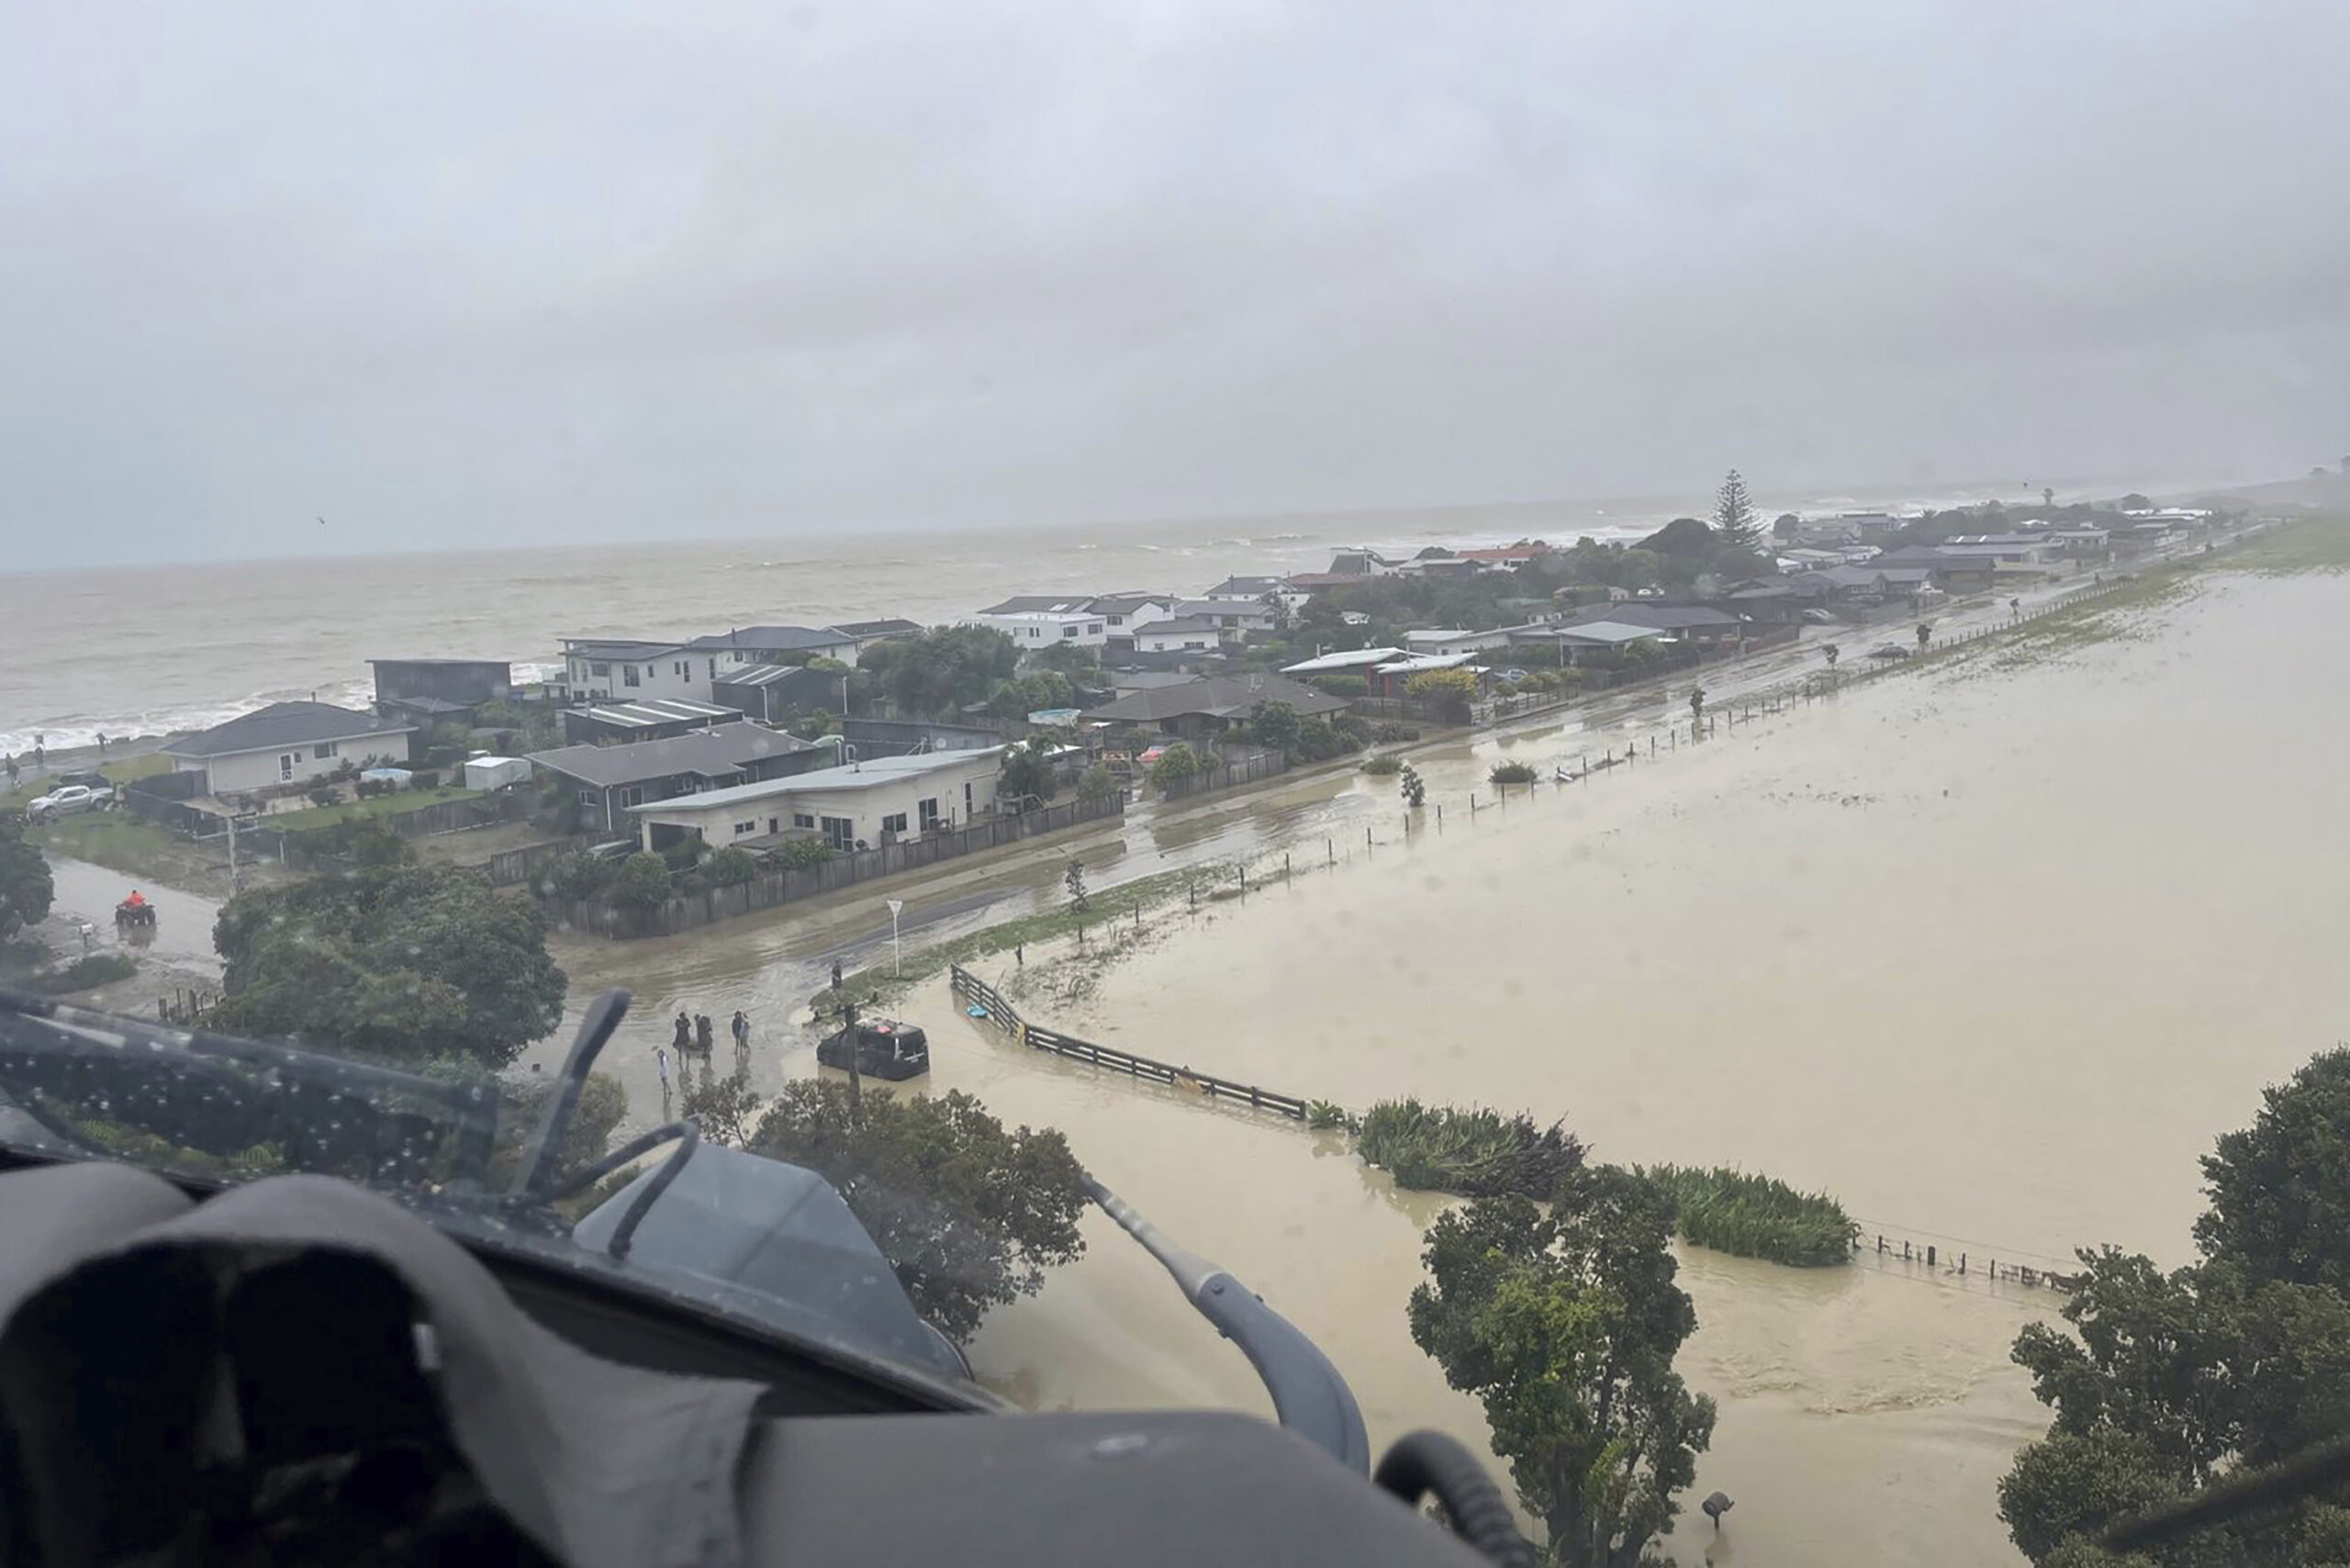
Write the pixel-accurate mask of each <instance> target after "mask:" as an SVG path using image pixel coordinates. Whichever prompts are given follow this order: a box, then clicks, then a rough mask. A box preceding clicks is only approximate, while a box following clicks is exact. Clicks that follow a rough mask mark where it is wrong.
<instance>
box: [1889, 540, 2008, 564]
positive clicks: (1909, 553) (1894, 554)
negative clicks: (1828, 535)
mask: <svg viewBox="0 0 2350 1568" xmlns="http://www.w3.org/2000/svg"><path fill="white" fill-rule="evenodd" d="M1869 564H1870V565H1871V566H1932V567H1937V568H1939V567H1944V566H1968V567H1975V568H1981V567H1984V566H1993V565H1996V563H1995V562H1994V561H1993V560H1992V558H1991V557H1990V556H1988V555H1968V554H1961V553H1959V552H1957V551H1954V550H1937V549H1936V548H1934V547H1933V546H1932V545H1930V544H1905V545H1903V546H1902V547H1901V548H1900V549H1898V550H1888V551H1886V553H1885V554H1882V555H1879V556H1878V557H1877V558H1876V559H1875V560H1874V561H1872V562H1870V563H1869Z"/></svg>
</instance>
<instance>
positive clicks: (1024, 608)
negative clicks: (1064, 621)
mask: <svg viewBox="0 0 2350 1568" xmlns="http://www.w3.org/2000/svg"><path fill="white" fill-rule="evenodd" d="M1092 606H1093V596H1092V595H1091V594H1084V593H1016V594H1013V596H1012V597H1011V598H1010V599H1005V600H1004V601H1003V602H1002V604H990V605H989V606H988V607H987V608H986V609H985V610H974V611H972V613H973V614H975V615H1051V614H1060V615H1084V614H1087V613H1089V612H1090V611H1091V609H1092Z"/></svg>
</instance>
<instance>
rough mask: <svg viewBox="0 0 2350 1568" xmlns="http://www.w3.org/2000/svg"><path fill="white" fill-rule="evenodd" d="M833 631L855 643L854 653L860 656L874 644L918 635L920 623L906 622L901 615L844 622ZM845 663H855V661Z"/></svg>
mask: <svg viewBox="0 0 2350 1568" xmlns="http://www.w3.org/2000/svg"><path fill="white" fill-rule="evenodd" d="M833 630H834V631H835V632H837V633H840V634H841V635H842V636H844V637H846V638H847V639H848V640H849V641H850V642H852V643H855V644H856V651H857V652H858V653H860V654H861V653H863V652H864V651H865V650H866V649H867V648H869V647H871V646H872V645H873V644H876V643H887V642H889V641H890V640H891V639H892V638H897V637H912V636H915V635H918V634H919V633H921V631H922V622H919V621H908V620H907V619H906V618H905V617H903V616H901V615H892V616H886V617H884V618H883V619H881V620H879V621H844V622H841V623H840V624H839V625H837V626H834V628H833ZM846 662H848V663H855V662H856V661H855V660H849V661H846Z"/></svg>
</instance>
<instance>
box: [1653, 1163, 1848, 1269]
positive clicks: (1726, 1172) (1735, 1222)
mask: <svg viewBox="0 0 2350 1568" xmlns="http://www.w3.org/2000/svg"><path fill="white" fill-rule="evenodd" d="M1641 1174H1643V1175H1645V1176H1647V1177H1648V1178H1649V1179H1650V1180H1651V1181H1653V1182H1656V1183H1657V1184H1658V1185H1659V1186H1662V1187H1663V1188H1664V1189H1665V1190H1666V1191H1668V1192H1670V1193H1672V1194H1673V1199H1674V1201H1675V1202H1676V1203H1678V1204H1680V1208H1681V1214H1680V1218H1679V1220H1678V1221H1677V1222H1676V1223H1675V1228H1676V1229H1677V1230H1678V1231H1679V1232H1680V1234H1681V1236H1682V1238H1683V1239H1684V1240H1687V1241H1692V1242H1695V1244H1696V1245H1698V1246H1700V1247H1709V1248H1711V1249H1714V1250H1715V1251H1717V1252H1728V1253H1730V1254H1732V1255H1733V1256H1735V1257H1740V1258H1768V1259H1770V1260H1772V1261H1774V1262H1778V1263H1787V1264H1791V1265H1793V1266H1794V1267H1796V1268H1799V1269H1810V1268H1819V1267H1823V1266H1825V1265H1828V1264H1831V1263H1847V1262H1850V1261H1852V1241H1853V1238H1855V1237H1857V1236H1858V1235H1859V1234H1860V1226H1857V1225H1855V1224H1853V1223H1852V1220H1851V1219H1850V1218H1849V1217H1847V1216H1846V1215H1845V1213H1844V1206H1843V1205H1842V1204H1839V1203H1838V1202H1837V1201H1836V1200H1835V1199H1833V1198H1831V1197H1830V1196H1828V1195H1827V1194H1826V1193H1798V1192H1796V1190H1795V1189H1794V1188H1793V1187H1790V1186H1788V1185H1787V1184H1786V1183H1785V1182H1781V1181H1777V1180H1774V1178H1772V1177H1768V1176H1753V1175H1749V1174H1748V1173H1747V1172H1745V1171H1743V1170H1730V1169H1729V1167H1727V1166H1719V1165H1718V1166H1716V1167H1714V1168H1713V1169H1712V1170H1696V1169H1695V1168H1692V1167H1688V1166H1680V1165H1656V1166H1651V1167H1649V1168H1648V1169H1647V1170H1644V1171H1642V1172H1641Z"/></svg>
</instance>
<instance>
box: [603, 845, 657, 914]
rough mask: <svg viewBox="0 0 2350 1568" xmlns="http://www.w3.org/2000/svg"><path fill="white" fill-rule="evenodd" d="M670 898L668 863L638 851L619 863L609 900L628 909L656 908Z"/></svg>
mask: <svg viewBox="0 0 2350 1568" xmlns="http://www.w3.org/2000/svg"><path fill="white" fill-rule="evenodd" d="M668 899H669V863H668V862H667V861H666V860H664V859H662V858H661V857H659V856H658V855H654V854H650V853H648V852H646V851H644V850H642V849H640V850H638V851H637V852H636V853H635V854H633V855H632V856H630V857H628V858H626V859H625V860H622V861H621V868H620V874H619V875H617V876H615V877H614V878H613V879H612V902H615V903H619V904H623V905H625V906H627V907H628V908H630V909H657V908H659V907H660V906H661V905H662V904H664V903H666V902H668Z"/></svg>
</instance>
